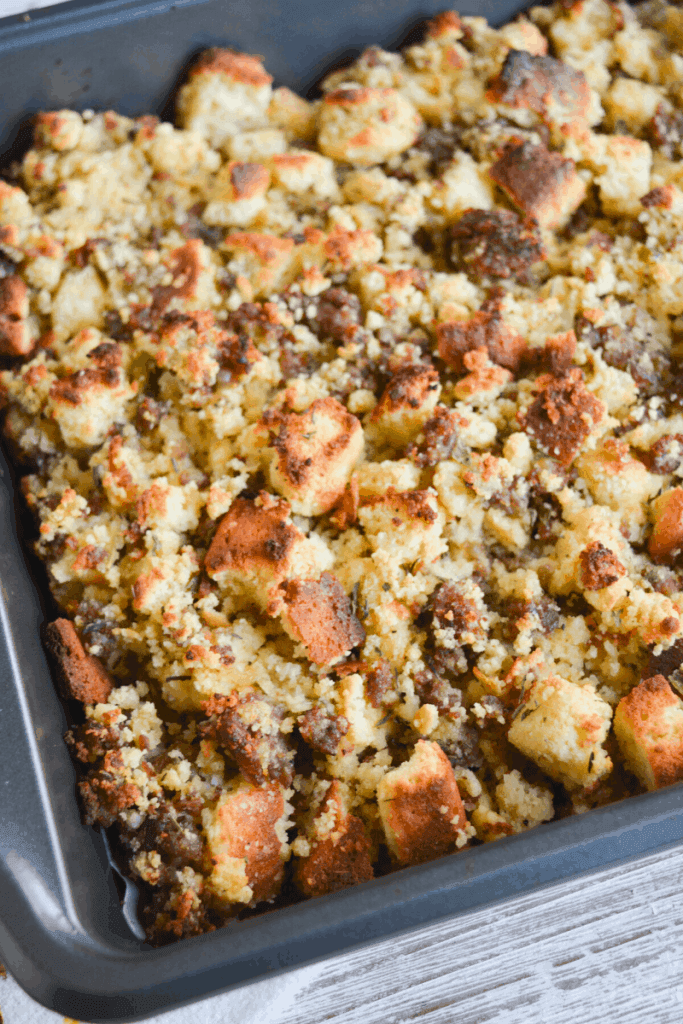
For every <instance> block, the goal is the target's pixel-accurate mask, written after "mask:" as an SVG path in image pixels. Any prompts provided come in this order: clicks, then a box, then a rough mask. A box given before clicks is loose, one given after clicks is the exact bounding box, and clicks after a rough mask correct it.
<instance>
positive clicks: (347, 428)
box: [261, 398, 363, 515]
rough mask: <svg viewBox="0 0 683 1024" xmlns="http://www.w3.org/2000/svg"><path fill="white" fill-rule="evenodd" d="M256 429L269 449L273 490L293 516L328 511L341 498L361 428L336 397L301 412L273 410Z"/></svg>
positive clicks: (359, 445) (356, 454)
mask: <svg viewBox="0 0 683 1024" xmlns="http://www.w3.org/2000/svg"><path fill="white" fill-rule="evenodd" d="M261 426H262V428H263V429H265V430H267V431H268V447H269V448H270V449H272V450H273V457H272V459H271V463H270V467H269V472H270V481H271V484H272V486H273V487H274V488H275V489H276V490H278V491H279V492H280V493H282V494H284V496H285V497H286V498H288V499H289V501H290V502H291V504H292V508H293V509H294V511H295V512H300V513H302V514H303V515H320V514H321V513H323V512H328V511H329V510H330V509H331V508H332V507H333V506H334V505H335V504H336V502H337V501H338V500H339V498H340V497H341V495H342V494H343V493H344V488H345V487H346V483H347V481H348V479H349V477H350V475H351V471H352V469H353V467H354V466H355V464H356V462H357V461H358V458H359V456H360V453H361V451H362V447H363V428H362V427H361V425H360V421H359V420H358V419H357V418H356V417H355V416H352V415H351V413H350V412H347V410H346V409H345V408H344V406H343V405H342V404H341V403H340V402H338V401H337V400H336V399H335V398H318V399H316V401H315V402H313V403H312V405H310V406H309V408H308V409H307V410H306V411H305V412H303V413H296V412H286V411H283V410H282V409H272V410H270V411H268V412H266V414H265V415H264V417H263V419H262V421H261Z"/></svg>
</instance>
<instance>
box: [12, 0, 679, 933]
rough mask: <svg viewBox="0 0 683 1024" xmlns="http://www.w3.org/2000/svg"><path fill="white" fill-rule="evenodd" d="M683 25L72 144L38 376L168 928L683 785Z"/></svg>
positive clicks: (27, 415) (521, 23)
mask: <svg viewBox="0 0 683 1024" xmlns="http://www.w3.org/2000/svg"><path fill="white" fill-rule="evenodd" d="M679 24H680V16H679V13H678V11H677V9H676V8H674V7H670V6H668V5H667V4H666V2H665V0H656V2H654V0H647V2H645V3H641V4H638V5H636V6H635V7H630V6H628V5H627V4H625V3H623V2H621V0H580V2H576V3H574V4H572V3H570V2H565V0H562V2H557V3H555V4H553V5H551V6H547V7H538V8H532V9H531V10H530V11H529V12H528V15H527V16H525V17H520V18H519V19H518V20H517V21H516V22H514V23H513V24H511V25H507V26H504V27H503V28H501V29H493V28H491V27H490V26H489V25H487V23H486V22H485V20H484V19H483V18H478V17H463V18H460V17H459V16H458V15H457V14H455V13H452V12H449V13H445V14H443V15H441V16H439V17H437V18H435V19H434V20H433V21H432V22H430V23H429V25H428V26H427V29H426V33H425V36H424V39H423V40H422V42H420V43H416V44H414V45H412V46H410V47H408V48H407V49H406V50H405V52H403V53H400V54H399V53H387V52H385V51H383V50H381V49H380V48H378V47H371V48H370V49H368V50H366V51H365V53H363V54H362V55H361V57H360V58H359V59H358V60H357V61H356V62H355V63H354V64H352V65H351V66H350V67H347V68H345V69H343V70H338V71H335V72H334V74H332V75H330V76H328V78H327V79H326V80H325V81H324V82H323V85H322V98H321V99H319V100H315V101H312V102H309V101H307V100H304V99H302V98H300V97H298V96H296V95H295V94H294V93H292V92H290V91H289V90H288V89H285V88H275V89H274V88H273V83H272V80H271V77H270V75H269V74H268V73H267V72H266V70H265V69H264V68H263V66H262V64H261V62H260V60H259V59H258V58H257V57H254V56H249V55H245V54H240V53H235V52H233V51H231V50H220V49H216V50H210V51H208V52H207V53H205V54H204V55H203V56H201V57H200V59H199V60H198V61H197V63H196V64H195V66H194V67H193V68H192V70H191V71H190V73H189V77H188V79H187V81H186V82H185V84H184V85H183V86H182V87H181V89H180V92H179V96H178V107H177V110H178V127H174V126H172V125H171V124H166V123H161V122H160V121H159V120H158V119H157V118H155V117H150V116H144V117H140V118H137V119H134V120H133V119H130V118H127V117H121V116H119V115H117V114H115V113H113V112H111V111H108V112H105V113H97V114H92V113H91V112H88V113H84V114H83V115H81V114H77V113H74V112H73V111H67V110H63V111H56V112H52V113H46V114H41V115H40V116H39V117H38V118H37V119H36V122H35V134H34V143H33V148H32V149H30V151H29V152H28V153H27V154H26V156H25V158H24V160H23V162H22V163H21V164H20V165H19V166H17V167H16V168H15V171H14V176H13V177H12V178H10V179H8V180H7V181H2V182H0V354H1V355H2V357H3V359H4V360H5V361H4V367H5V368H4V371H3V372H2V374H1V375H0V388H1V396H2V402H3V405H4V409H5V413H4V434H5V437H6V439H7V442H8V443H9V445H10V448H11V450H12V452H13V455H14V457H15V459H16V461H17V463H18V464H19V465H21V466H23V468H24V470H25V475H24V477H23V492H24V495H25V497H26V500H27V502H28V504H29V506H30V508H31V510H32V511H33V513H34V514H35V518H36V522H37V527H38V531H39V534H38V540H37V543H36V548H37V551H38V553H39V554H40V556H41V557H42V558H43V559H44V560H45V562H46V563H47V567H48V571H49V577H50V585H51V588H52V592H53V594H54V597H55V598H56V601H57V602H58V604H59V606H60V608H61V609H62V611H63V614H64V616H66V617H65V618H60V619H58V620H57V621H56V622H54V623H52V624H51V625H50V627H49V628H48V630H47V635H46V645H47V648H48V650H49V652H50V654H51V656H52V658H53V661H54V663H55V666H56V672H57V676H58V681H59V683H60V686H61V689H62V691H63V694H64V696H65V697H66V698H67V699H71V700H76V701H80V702H81V703H82V705H83V707H84V711H83V718H84V721H82V724H80V725H77V726H74V728H73V729H72V730H71V731H70V733H69V735H68V741H69V743H70V745H71V748H72V751H73V753H74V756H75V758H76V760H77V761H78V762H79V765H80V767H81V769H82V773H81V781H80V791H81V795H82V800H83V804H84V807H85V811H86V819H87V821H89V822H99V823H101V824H103V825H104V826H106V827H108V826H111V825H114V824H116V826H117V829H118V843H119V848H120V851H121V853H122V855H123V856H125V857H126V858H127V860H128V863H129V866H130V871H131V873H132V874H133V875H134V876H135V877H136V878H137V879H138V880H139V881H140V883H141V885H142V887H143V890H144V893H143V901H142V903H143V906H144V910H143V915H144V919H145V924H146V926H147V930H148V934H149V937H150V940H151V941H153V942H157V943H161V942H166V941H170V940H172V939H174V938H179V937H182V936H186V935H192V934H196V933H198V932H203V931H207V930H211V929H213V928H216V927H219V926H221V925H222V924H225V923H226V922H227V921H229V920H231V919H233V918H235V917H239V916H244V914H248V913H251V912H252V910H253V908H258V907H262V906H264V905H268V904H272V903H273V901H274V900H277V901H278V903H279V904H282V903H285V902H287V901H291V900H294V899H298V898H301V894H303V895H306V896H319V895H322V894H324V893H329V892H333V891H335V890H337V889H340V888H343V887H345V886H347V885H351V884H354V883H357V882H362V881H367V880H369V879H370V878H372V877H373V875H375V874H377V873H386V872H387V871H390V870H393V869H396V868H398V867H400V866H402V865H406V864H415V863H420V862H423V861H426V860H429V859H431V858H434V857H437V856H441V855H444V854H449V853H455V852H456V851H458V850H460V849H462V848H463V847H464V846H467V845H468V844H469V845H471V844H476V843H478V842H482V841H489V840H495V839H498V838H500V837H502V836H506V835H511V834H513V833H518V832H522V831H524V830H525V829H528V828H533V827H537V826H540V825H542V823H543V822H547V821H550V820H551V819H553V818H554V817H564V816H566V815H567V814H571V813H580V812H583V811H586V810H588V809H589V808H591V807H594V806H597V805H599V804H604V803H606V802H609V801H611V800H615V799H618V798H621V797H623V796H626V795H628V794H634V793H639V792H642V791H643V789H654V788H658V787H660V786H664V785H668V784H670V783H672V782H675V781H677V780H680V779H682V778H683V703H682V702H681V700H680V697H679V694H680V693H683V676H681V674H680V670H681V666H682V665H683V615H682V609H683V368H682V367H681V360H682V359H683V242H682V241H681V239H682V238H683V61H682V60H681V57H680V54H679V52H678V51H679V49H680V31H679V27H678V26H679Z"/></svg>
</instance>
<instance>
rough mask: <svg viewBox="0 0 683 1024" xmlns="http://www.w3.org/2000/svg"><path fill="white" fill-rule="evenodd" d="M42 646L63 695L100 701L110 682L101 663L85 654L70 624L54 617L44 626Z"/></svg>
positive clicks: (84, 701)
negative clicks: (49, 658)
mask: <svg viewBox="0 0 683 1024" xmlns="http://www.w3.org/2000/svg"><path fill="white" fill-rule="evenodd" d="M45 647H46V649H47V652H48V654H49V655H50V657H51V659H52V661H53V664H54V668H55V673H56V676H57V683H58V684H59V688H60V690H61V691H62V694H63V696H64V697H67V698H69V699H71V700H80V701H81V702H82V703H83V704H102V703H104V702H105V701H106V700H107V697H108V696H109V694H110V693H111V690H112V687H113V685H114V684H113V682H112V680H111V678H110V676H109V673H108V672H107V670H106V669H105V668H104V665H103V664H102V662H101V661H100V660H99V659H98V658H96V657H95V656H94V655H92V654H86V652H85V650H84V648H83V644H82V643H81V641H80V639H79V637H78V633H77V632H76V630H75V629H74V626H73V623H71V622H69V620H68V619H56V620H55V621H54V622H51V623H50V624H49V625H48V626H47V627H46V628H45Z"/></svg>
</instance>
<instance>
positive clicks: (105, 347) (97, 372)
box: [50, 342, 121, 405]
mask: <svg viewBox="0 0 683 1024" xmlns="http://www.w3.org/2000/svg"><path fill="white" fill-rule="evenodd" d="M93 354H94V355H93ZM88 357H89V358H92V359H93V361H94V362H95V364H96V367H97V369H90V368H89V367H88V369H87V370H77V371H76V372H75V373H72V374H70V375H69V376H68V377H63V378H62V380H57V381H55V382H54V384H53V385H52V386H51V387H50V398H53V399H55V400H56V401H58V402H67V403H68V404H69V405H80V404H81V402H82V401H83V399H84V398H85V397H86V395H88V394H89V393H90V392H93V391H95V390H97V389H99V388H116V387H118V385H119V384H120V383H121V374H120V372H119V367H120V365H121V349H120V347H119V346H118V345H117V344H116V343H115V342H104V343H103V344H102V345H98V346H97V348H94V349H93V350H92V352H89V353H88Z"/></svg>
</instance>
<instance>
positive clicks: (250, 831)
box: [217, 785, 285, 903]
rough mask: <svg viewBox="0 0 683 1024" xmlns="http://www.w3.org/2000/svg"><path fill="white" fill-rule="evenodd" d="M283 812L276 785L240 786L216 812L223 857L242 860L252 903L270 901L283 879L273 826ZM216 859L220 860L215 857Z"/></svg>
mask: <svg viewBox="0 0 683 1024" xmlns="http://www.w3.org/2000/svg"><path fill="white" fill-rule="evenodd" d="M284 812H285V802H284V798H283V796H282V791H281V789H280V787H279V786H276V785H273V786H260V787H258V788H256V787H253V788H252V787H246V786H245V787H240V788H239V789H238V790H237V791H236V792H235V793H232V794H228V795H227V796H226V797H223V799H222V800H221V803H220V804H219V807H218V809H217V815H218V821H219V825H220V838H221V846H222V851H221V852H222V855H223V857H236V858H244V861H245V870H246V876H247V882H248V884H249V886H250V887H251V890H252V894H253V896H252V899H253V902H255V903H260V902H261V901H262V900H269V899H272V898H273V896H276V895H277V893H278V892H279V890H280V885H281V883H282V876H283V866H282V857H281V849H282V840H281V839H280V838H279V836H278V834H277V825H278V822H279V821H280V819H281V818H282V817H283V815H284ZM219 860H220V857H219Z"/></svg>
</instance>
